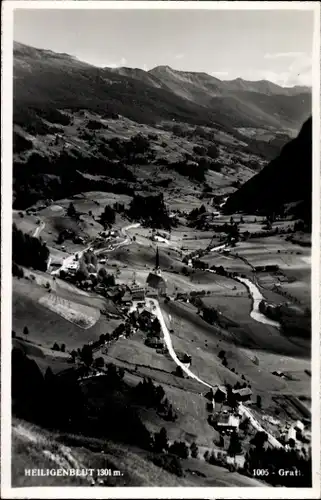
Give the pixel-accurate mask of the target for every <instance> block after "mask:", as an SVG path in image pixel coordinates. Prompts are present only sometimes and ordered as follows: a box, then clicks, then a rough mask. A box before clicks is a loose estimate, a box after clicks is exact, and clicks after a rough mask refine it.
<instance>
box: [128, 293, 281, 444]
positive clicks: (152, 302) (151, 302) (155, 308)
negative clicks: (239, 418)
mask: <svg viewBox="0 0 321 500" xmlns="http://www.w3.org/2000/svg"><path fill="white" fill-rule="evenodd" d="M137 304H138V302H134V304H133V306H132V307H131V309H130V311H134V310H136V308H137ZM147 305H148V306H149V307H150V309H152V312H153V314H154V315H155V316H156V317H157V319H158V321H159V323H160V325H161V328H162V332H163V336H164V341H165V344H166V347H167V349H168V352H169V354H170V356H171V358H172V359H173V361H174V362H175V363H176V365H177V366H180V367H181V368H182V370H183V371H184V372H185V373H186V375H187V376H188V377H191V378H193V379H194V380H196V381H197V382H199V383H200V384H202V385H204V386H206V387H209V388H210V389H214V388H215V386H212V385H211V384H209V383H208V382H205V381H204V380H202V379H201V378H199V377H198V376H197V375H195V373H193V372H192V371H191V370H190V369H189V367H188V366H187V365H185V364H184V363H182V362H181V361H180V360H179V359H178V357H177V355H176V353H175V351H174V348H173V344H172V339H171V336H170V333H169V330H168V328H167V326H166V323H165V320H164V316H163V313H162V311H161V308H160V306H159V302H158V301H157V300H156V299H150V298H148V299H147ZM238 411H239V413H241V415H245V416H246V417H248V418H249V420H250V422H251V424H252V426H253V427H254V428H255V429H256V430H257V431H261V432H265V433H266V434H267V436H268V442H269V443H270V444H271V446H273V447H274V448H283V446H282V444H281V443H280V442H279V441H278V440H277V439H276V438H275V437H274V436H272V434H270V433H269V432H267V431H266V430H265V429H264V428H263V427H262V426H261V424H260V423H259V422H258V420H257V419H256V418H255V417H254V415H253V414H252V412H251V410H250V409H249V408H247V407H246V406H244V405H243V404H242V403H240V405H239V408H238Z"/></svg>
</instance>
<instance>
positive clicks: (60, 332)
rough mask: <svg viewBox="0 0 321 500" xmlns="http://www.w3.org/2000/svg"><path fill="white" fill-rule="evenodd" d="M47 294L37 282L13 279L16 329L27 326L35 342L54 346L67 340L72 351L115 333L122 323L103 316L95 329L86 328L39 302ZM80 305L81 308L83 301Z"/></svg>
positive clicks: (14, 324)
mask: <svg viewBox="0 0 321 500" xmlns="http://www.w3.org/2000/svg"><path fill="white" fill-rule="evenodd" d="M47 293H48V292H46V291H45V290H44V289H43V288H41V287H39V286H37V285H35V284H34V283H31V282H29V281H26V280H24V279H22V280H17V279H13V300H12V328H13V330H15V331H16V333H17V335H21V334H22V331H23V328H24V327H25V326H27V327H28V329H29V334H28V339H30V340H31V341H33V342H35V343H38V344H41V345H44V346H45V347H52V345H53V344H54V342H58V343H59V344H60V343H64V344H65V345H66V349H67V350H72V349H76V348H77V347H82V346H83V345H84V344H85V343H88V342H90V341H92V340H96V339H97V338H98V337H99V335H100V334H102V333H106V332H112V331H113V330H114V329H115V327H116V326H117V325H118V324H119V320H114V319H107V318H105V317H104V316H101V317H100V319H99V320H98V321H97V322H96V323H95V325H93V326H92V327H91V328H87V329H83V328H81V327H79V326H77V325H76V324H74V323H71V322H70V321H66V320H65V319H64V318H63V317H62V316H61V315H59V314H56V313H55V312H53V311H51V310H50V309H48V308H47V307H45V306H44V305H42V304H41V303H39V299H41V297H43V296H44V295H45V294H47ZM79 297H81V296H79ZM70 298H71V297H70ZM80 300H81V299H80ZM78 304H79V306H77V307H78V309H80V308H81V306H80V304H81V303H78ZM97 311H99V310H98V309H97Z"/></svg>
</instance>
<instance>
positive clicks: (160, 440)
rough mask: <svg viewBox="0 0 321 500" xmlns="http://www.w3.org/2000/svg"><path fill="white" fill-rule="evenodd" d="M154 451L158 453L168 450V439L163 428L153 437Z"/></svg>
mask: <svg viewBox="0 0 321 500" xmlns="http://www.w3.org/2000/svg"><path fill="white" fill-rule="evenodd" d="M154 449H155V451H156V452H158V453H162V452H163V451H167V450H168V438H167V431H166V429H165V427H162V428H161V430H160V431H159V432H157V433H156V434H155V436H154Z"/></svg>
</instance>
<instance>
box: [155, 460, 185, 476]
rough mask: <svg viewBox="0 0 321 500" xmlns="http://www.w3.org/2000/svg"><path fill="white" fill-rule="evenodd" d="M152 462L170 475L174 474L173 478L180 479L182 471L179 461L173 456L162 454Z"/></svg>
mask: <svg viewBox="0 0 321 500" xmlns="http://www.w3.org/2000/svg"><path fill="white" fill-rule="evenodd" d="M152 462H153V463H154V464H155V465H157V466H158V467H161V468H162V469H164V470H166V471H167V472H169V473H170V474H175V476H178V477H182V476H183V469H182V465H181V462H180V460H179V459H178V458H177V457H176V456H173V455H166V454H162V455H159V456H157V457H154V458H153V459H152Z"/></svg>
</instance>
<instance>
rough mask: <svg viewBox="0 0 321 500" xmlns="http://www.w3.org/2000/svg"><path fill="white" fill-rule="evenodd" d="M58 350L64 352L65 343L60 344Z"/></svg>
mask: <svg viewBox="0 0 321 500" xmlns="http://www.w3.org/2000/svg"><path fill="white" fill-rule="evenodd" d="M60 351H61V352H65V351H66V346H65V344H61V347H60Z"/></svg>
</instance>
